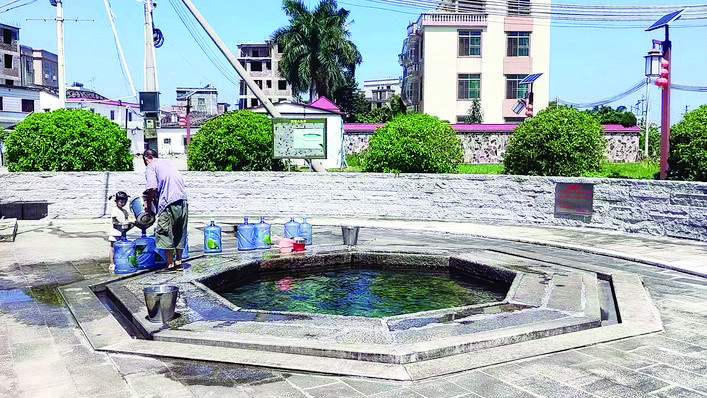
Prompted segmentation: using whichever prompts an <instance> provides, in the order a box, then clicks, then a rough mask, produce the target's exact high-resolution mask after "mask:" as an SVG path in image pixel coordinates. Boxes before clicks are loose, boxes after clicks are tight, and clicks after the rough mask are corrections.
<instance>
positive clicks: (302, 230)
mask: <svg viewBox="0 0 707 398" xmlns="http://www.w3.org/2000/svg"><path fill="white" fill-rule="evenodd" d="M299 236H300V237H301V238H304V239H305V240H306V242H305V245H311V244H312V224H310V223H308V222H307V217H303V218H302V224H300V225H299Z"/></svg>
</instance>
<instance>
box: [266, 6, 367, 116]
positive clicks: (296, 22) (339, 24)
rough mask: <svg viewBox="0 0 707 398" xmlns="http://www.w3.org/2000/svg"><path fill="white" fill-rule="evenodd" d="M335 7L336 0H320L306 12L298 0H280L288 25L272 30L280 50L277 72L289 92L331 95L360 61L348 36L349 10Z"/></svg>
mask: <svg viewBox="0 0 707 398" xmlns="http://www.w3.org/2000/svg"><path fill="white" fill-rule="evenodd" d="M337 7H338V6H337V4H336V0H322V1H321V2H320V3H319V5H318V6H317V8H316V9H315V10H314V12H310V11H309V10H307V8H306V7H305V6H304V4H303V3H302V1H300V0H283V7H282V8H283V10H285V14H287V16H288V17H289V18H290V25H289V26H286V27H283V28H280V29H278V30H276V31H275V32H274V33H273V34H272V41H273V43H274V44H276V45H279V46H281V47H282V50H283V54H282V59H281V60H280V63H279V66H278V70H279V72H280V75H281V76H283V77H284V78H285V79H286V80H287V81H288V82H289V83H290V85H292V93H293V94H299V93H302V92H306V91H309V100H310V102H311V101H313V100H314V96H315V95H316V97H321V96H325V97H328V98H330V99H333V98H334V91H336V90H337V89H338V88H339V87H342V86H344V85H346V79H347V73H348V74H350V75H351V76H353V75H354V72H355V69H356V65H359V64H360V63H361V53H360V52H359V51H358V49H357V48H356V45H355V44H354V43H353V42H352V41H351V40H349V37H350V33H349V31H348V30H347V26H348V25H347V23H346V18H348V16H349V11H347V10H345V9H343V8H340V9H337Z"/></svg>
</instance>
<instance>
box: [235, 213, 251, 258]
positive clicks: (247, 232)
mask: <svg viewBox="0 0 707 398" xmlns="http://www.w3.org/2000/svg"><path fill="white" fill-rule="evenodd" d="M253 249H255V227H254V226H253V224H248V217H245V220H244V222H243V224H241V225H239V226H238V250H253Z"/></svg>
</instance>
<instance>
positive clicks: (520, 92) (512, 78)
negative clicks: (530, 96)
mask: <svg viewBox="0 0 707 398" xmlns="http://www.w3.org/2000/svg"><path fill="white" fill-rule="evenodd" d="M527 76H528V75H506V99H517V98H525V94H526V93H527V92H528V85H527V84H524V85H522V86H519V85H518V83H520V81H521V80H523V79H525V78H526V77H527Z"/></svg>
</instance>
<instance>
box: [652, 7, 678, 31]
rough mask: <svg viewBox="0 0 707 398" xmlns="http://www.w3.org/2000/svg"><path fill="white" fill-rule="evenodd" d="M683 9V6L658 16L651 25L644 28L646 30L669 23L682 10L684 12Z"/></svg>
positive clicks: (676, 17)
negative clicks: (680, 8)
mask: <svg viewBox="0 0 707 398" xmlns="http://www.w3.org/2000/svg"><path fill="white" fill-rule="evenodd" d="M685 10H686V9H685V8H683V9H682V10H678V11H673V12H671V13H670V14H665V15H663V16H662V17H660V19H659V20H657V21H655V22H654V23H653V25H651V26H649V27H648V29H646V32H648V31H651V30H655V29H658V28H662V27H663V26H668V25H670V23H671V22H673V21H675V20H676V19H678V18H680V16H681V15H682V13H683V12H685Z"/></svg>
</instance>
